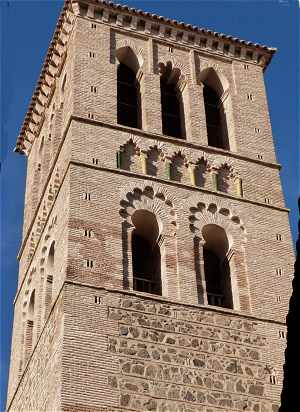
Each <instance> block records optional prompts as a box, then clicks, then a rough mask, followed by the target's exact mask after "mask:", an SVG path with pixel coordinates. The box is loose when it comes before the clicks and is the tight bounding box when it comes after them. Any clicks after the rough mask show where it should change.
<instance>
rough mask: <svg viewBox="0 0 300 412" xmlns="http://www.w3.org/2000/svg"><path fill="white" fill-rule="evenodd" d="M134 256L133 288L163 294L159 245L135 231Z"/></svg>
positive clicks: (133, 238)
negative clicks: (153, 243)
mask: <svg viewBox="0 0 300 412" xmlns="http://www.w3.org/2000/svg"><path fill="white" fill-rule="evenodd" d="M132 256H133V261H132V265H133V289H134V290H138V291H140V292H147V293H153V294H155V295H161V281H160V275H161V273H160V250H159V246H158V245H154V246H152V245H151V243H150V242H149V240H147V239H145V238H144V237H142V236H140V235H138V234H137V233H133V237H132Z"/></svg>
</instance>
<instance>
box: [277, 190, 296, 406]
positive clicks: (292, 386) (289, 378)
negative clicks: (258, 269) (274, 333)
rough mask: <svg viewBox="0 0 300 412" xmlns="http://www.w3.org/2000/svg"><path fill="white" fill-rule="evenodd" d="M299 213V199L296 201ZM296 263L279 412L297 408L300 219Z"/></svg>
mask: <svg viewBox="0 0 300 412" xmlns="http://www.w3.org/2000/svg"><path fill="white" fill-rule="evenodd" d="M298 208H299V213H300V198H299V199H298ZM296 254H297V255H296V262H295V272H294V279H293V292H292V295H291V298H290V306H289V312H288V315H287V318H286V321H287V346H286V350H285V364H284V367H283V371H284V378H283V389H282V393H281V407H280V409H279V412H292V411H296V410H298V409H297V406H298V407H299V366H298V365H299V357H300V356H299V353H300V335H299V321H300V219H299V221H298V240H297V243H296ZM297 375H298V377H297Z"/></svg>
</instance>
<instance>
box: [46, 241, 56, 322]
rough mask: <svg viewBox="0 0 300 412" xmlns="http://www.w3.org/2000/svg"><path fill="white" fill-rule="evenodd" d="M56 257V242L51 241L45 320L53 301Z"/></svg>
mask: <svg viewBox="0 0 300 412" xmlns="http://www.w3.org/2000/svg"><path fill="white" fill-rule="evenodd" d="M54 259H55V242H52V243H51V246H50V249H49V253H48V259H47V265H46V275H47V277H46V293H45V320H46V319H47V317H48V315H49V312H50V308H51V303H52V284H53V275H54V273H53V271H54Z"/></svg>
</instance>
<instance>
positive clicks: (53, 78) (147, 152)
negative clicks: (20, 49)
mask: <svg viewBox="0 0 300 412" xmlns="http://www.w3.org/2000/svg"><path fill="white" fill-rule="evenodd" d="M141 13H142V12H138V11H134V10H131V11H128V10H127V9H123V8H122V6H115V5H113V4H111V5H108V4H106V2H102V1H97V2H96V1H92V0H90V1H89V2H86V3H81V4H78V2H76V1H73V2H70V1H66V4H65V7H64V9H63V11H62V14H61V17H60V20H59V22H58V26H57V30H56V33H55V36H54V40H53V42H52V44H51V47H50V49H49V53H48V55H47V59H46V62H45V65H44V68H43V71H42V75H41V80H40V86H39V87H38V89H37V90H36V92H35V95H34V97H33V101H32V105H31V107H30V110H29V113H28V114H27V116H26V121H25V122H24V126H23V128H22V130H21V133H20V136H19V138H18V141H17V151H19V152H22V153H25V154H26V155H27V156H28V168H27V181H26V196H25V210H24V228H23V240H22V245H21V249H20V252H19V256H18V258H19V260H20V273H19V283H18V290H17V294H16V298H15V315H14V330H13V340H12V353H11V367H10V378H9V390H8V402H7V410H9V411H73V412H75V411H76V412H79V411H80V412H82V411H90V412H92V411H93V412H98V411H99V412H100V411H107V412H112V411H126V410H129V411H182V412H183V411H184V412H188V411H190V412H192V411H201V412H234V411H243V410H246V411H249V412H276V411H277V410H278V407H279V402H280V391H281V385H282V364H283V354H284V348H285V335H286V327H285V316H286V313H287V309H288V300H289V296H290V291H291V275H292V271H293V260H294V255H293V249H292V246H291V244H292V242H291V234H290V229H289V223H288V210H287V209H286V208H285V204H284V198H283V194H282V190H281V184H280V177H279V170H280V165H278V164H277V162H276V158H275V151H274V147H273V139H272V131H271V125H270V119H269V113H268V106H267V97H266V93H265V88H264V79H263V70H264V69H265V68H266V66H267V64H268V63H269V61H270V59H271V57H272V54H273V52H274V50H273V49H270V48H267V47H266V46H259V45H253V44H251V43H246V42H244V41H240V40H236V41H234V40H233V39H232V38H230V37H229V36H227V37H226V36H225V37H223V38H222V40H221V38H220V36H219V35H218V34H213V33H211V32H205V31H204V32H203V31H202V32H201V31H197V30H196V29H193V28H191V27H189V26H185V25H179V24H177V23H176V22H171V21H168V20H164V21H163V20H162V19H158V18H157V17H156V16H150V15H148V16H146V15H144V14H143V13H142V14H141ZM199 30H200V29H199ZM128 50H130V53H131V55H134V56H135V57H134V59H135V60H134V62H135V63H134V64H135V65H136V67H135V69H136V70H135V73H136V77H137V80H138V82H139V85H140V92H141V107H140V112H141V123H142V125H141V129H137V128H130V127H126V126H122V125H120V124H118V123H117V67H118V64H119V63H120V62H121V63H124V62H125V63H126V61H127V60H126V59H129V57H128ZM166 70H170V72H171V74H172V76H173V78H175V77H176V79H177V80H176V81H177V84H176V90H177V93H179V94H180V98H181V102H182V103H181V116H182V118H184V127H183V129H184V132H183V135H184V139H176V138H174V137H171V136H166V135H163V134H162V121H161V117H162V109H161V89H160V78H161V75H162V73H164V72H165V71H166ZM204 84H205V85H209V86H210V87H213V88H215V91H216V93H218V94H219V96H220V101H221V103H222V108H223V109H222V110H223V117H222V122H223V127H224V125H225V124H226V127H227V132H228V133H227V134H228V142H229V148H230V150H225V149H222V148H217V147H213V146H209V145H208V132H207V130H208V128H207V124H206V112H205V101H204V91H203V87H204ZM143 211H148V212H151V213H152V214H154V215H155V217H156V219H157V222H158V227H159V248H160V256H161V289H162V296H155V295H153V294H152V295H151V294H149V293H146V292H144V293H143V292H137V291H136V290H134V274H133V257H132V238H133V231H134V230H135V228H136V226H135V218H136V216H137V215H138V213H139V212H143ZM208 227H213V228H214V231H215V233H217V232H218V230H219V231H220V230H221V231H223V232H224V233H226V239H227V240H228V250H227V251H226V253H227V254H226V259H227V260H228V262H229V263H228V265H229V267H230V285H231V292H232V309H225V308H222V307H220V306H213V305H212V304H209V297H208V289H207V288H208V286H207V282H206V278H205V267H204V266H205V265H204V252H205V245H206V243H207V242H208V240H207V237H206V236H208V235H207V230H208V229H207V228H208ZM223 232H222V233H223ZM218 233H221V232H218Z"/></svg>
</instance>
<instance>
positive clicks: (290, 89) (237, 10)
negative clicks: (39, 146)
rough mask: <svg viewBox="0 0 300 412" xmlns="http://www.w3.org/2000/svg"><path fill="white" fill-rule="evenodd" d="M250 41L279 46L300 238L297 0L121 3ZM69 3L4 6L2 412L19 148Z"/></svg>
mask: <svg viewBox="0 0 300 412" xmlns="http://www.w3.org/2000/svg"><path fill="white" fill-rule="evenodd" d="M119 3H124V4H128V5H130V6H133V7H136V8H141V9H144V10H147V11H152V12H154V13H156V14H159V15H163V16H166V17H171V18H175V19H177V20H179V21H184V22H186V23H191V24H194V25H198V26H201V27H205V28H209V29H213V30H215V31H218V32H223V33H226V34H232V35H234V36H236V37H239V38H241V39H245V40H251V41H254V42H259V43H261V44H267V45H269V46H273V47H277V48H278V49H279V51H278V52H277V53H276V55H275V57H274V59H273V61H272V63H271V65H270V67H269V68H268V69H267V72H266V76H265V79H266V86H267V93H268V98H269V105H270V112H271V120H272V126H273V135H274V138H275V146H276V152H277V158H278V161H279V163H281V164H282V166H283V170H282V173H281V178H282V183H283V188H284V194H285V199H286V204H287V207H289V208H291V209H292V212H291V214H290V219H291V225H292V232H293V236H294V239H295V237H296V224H297V222H296V219H297V214H296V199H297V196H298V193H299V170H298V167H299V166H298V165H299V141H298V139H299V130H298V124H297V114H298V109H299V107H298V92H299V84H298V78H297V75H298V59H299V56H298V53H299V44H298V39H299V33H298V24H299V21H298V19H299V10H298V2H297V1H286V0H278V1H272V0H268V1H251V0H248V1H242V0H240V1H200V0H195V1H187V0H180V1H179V0H178V1H171V0H170V1H167V0H165V1H162V0H159V1H133V0H128V1H126V2H123V1H119ZM61 5H62V2H61V1H22V0H19V1H5V0H2V2H0V13H1V21H0V27H1V30H0V36H1V42H0V44H1V58H2V59H1V63H2V64H1V66H0V68H1V86H2V88H1V109H0V116H1V119H0V120H2V121H1V137H2V138H1V143H2V150H1V154H2V159H1V160H2V182H1V183H2V185H1V196H2V199H1V200H2V202H1V204H2V209H1V218H2V219H1V223H2V227H1V256H2V259H1V269H2V270H1V292H2V297H1V365H0V368H1V372H0V389H1V403H0V411H2V410H3V409H4V404H5V398H6V386H7V373H8V365H9V356H10V340H11V329H12V317H13V299H14V295H15V291H16V285H17V276H18V263H17V260H16V255H17V252H18V248H19V246H20V239H21V231H22V219H23V198H24V184H25V176H26V170H25V165H26V161H25V158H24V157H22V156H20V155H17V154H14V153H13V148H14V144H15V141H16V137H17V134H18V131H19V128H20V126H21V124H22V121H23V118H24V115H25V112H26V110H27V107H28V103H29V101H30V98H31V95H32V92H33V89H34V87H35V83H36V80H37V78H38V75H39V72H40V69H41V65H42V62H43V58H44V56H45V54H46V51H47V47H48V44H49V41H50V38H51V36H52V32H53V30H54V27H55V22H56V19H57V16H58V13H59V10H60V8H61Z"/></svg>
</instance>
